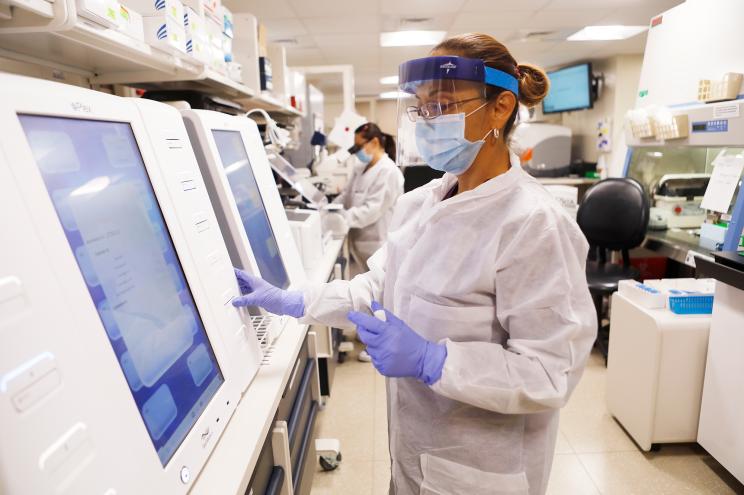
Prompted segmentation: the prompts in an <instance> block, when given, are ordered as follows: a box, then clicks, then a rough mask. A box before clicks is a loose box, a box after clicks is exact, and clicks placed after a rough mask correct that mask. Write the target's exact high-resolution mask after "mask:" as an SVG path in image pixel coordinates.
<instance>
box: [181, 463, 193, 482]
mask: <svg viewBox="0 0 744 495" xmlns="http://www.w3.org/2000/svg"><path fill="white" fill-rule="evenodd" d="M189 481H191V471H189V468H187V467H186V466H184V467H182V468H181V482H182V483H183V484H188V483H189Z"/></svg>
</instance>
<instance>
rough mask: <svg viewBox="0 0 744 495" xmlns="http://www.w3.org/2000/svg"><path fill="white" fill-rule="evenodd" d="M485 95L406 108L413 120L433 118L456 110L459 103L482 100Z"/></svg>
mask: <svg viewBox="0 0 744 495" xmlns="http://www.w3.org/2000/svg"><path fill="white" fill-rule="evenodd" d="M482 99H483V97H481V96H476V97H475V98H468V99H466V100H459V101H453V102H451V103H442V102H439V101H430V102H429V103H424V104H423V105H421V106H418V107H417V106H410V107H408V108H406V113H407V114H408V118H409V119H410V121H411V122H416V120H417V119H418V118H419V117H421V118H423V119H424V120H431V119H435V118H437V117H440V116H442V115H444V114H447V113H451V112H454V111H455V110H456V109H457V105H459V104H462V103H467V102H469V101H475V100H482Z"/></svg>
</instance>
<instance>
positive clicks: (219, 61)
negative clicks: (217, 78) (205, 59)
mask: <svg viewBox="0 0 744 495" xmlns="http://www.w3.org/2000/svg"><path fill="white" fill-rule="evenodd" d="M209 48H210V50H211V60H210V63H209V65H211V66H212V68H213V69H214V70H216V71H217V72H220V73H222V74H225V73H226V72H227V63H226V62H225V52H223V51H222V47H216V46H214V45H210V47H209Z"/></svg>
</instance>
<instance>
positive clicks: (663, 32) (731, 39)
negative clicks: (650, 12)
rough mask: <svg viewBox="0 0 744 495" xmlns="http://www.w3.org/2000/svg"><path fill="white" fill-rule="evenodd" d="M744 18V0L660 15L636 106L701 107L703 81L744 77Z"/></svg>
mask: <svg viewBox="0 0 744 495" xmlns="http://www.w3.org/2000/svg"><path fill="white" fill-rule="evenodd" d="M742 19H744V2H741V1H740V0H716V1H715V2H711V1H710V0H687V1H686V2H684V3H682V4H680V5H678V6H676V7H674V8H672V9H670V10H668V11H667V12H664V13H663V14H662V15H660V16H657V17H655V18H654V20H653V21H652V23H651V25H650V28H649V31H648V38H647V41H646V50H645V52H644V55H643V67H642V69H641V77H640V81H639V84H638V95H637V100H636V108H644V107H648V106H650V105H662V106H669V105H683V104H686V103H696V100H697V95H698V81H699V80H701V79H710V80H720V79H721V78H722V77H723V76H724V74H726V73H728V72H738V73H744V57H742V56H741V47H742V46H744V29H742V28H741V20H742ZM742 92H744V90H742Z"/></svg>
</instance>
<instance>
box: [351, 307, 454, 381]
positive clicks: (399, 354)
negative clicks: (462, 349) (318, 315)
mask: <svg viewBox="0 0 744 495" xmlns="http://www.w3.org/2000/svg"><path fill="white" fill-rule="evenodd" d="M380 310H383V307H382V306H381V305H380V303H378V302H376V301H375V302H373V303H372V311H373V312H375V313H377V312H378V311H380ZM384 312H385V320H382V319H379V318H376V317H374V316H370V315H367V314H364V313H360V312H357V311H351V312H350V313H349V314H348V318H349V321H351V322H352V323H354V324H355V325H356V326H357V332H358V333H359V338H360V339H361V340H362V342H364V343H365V344H366V345H367V352H368V353H369V355H370V356H371V357H372V363H373V364H374V366H375V368H377V371H379V372H380V373H381V374H383V375H385V376H389V377H394V378H401V377H413V378H418V379H419V380H421V381H423V382H424V383H426V384H427V385H433V384H434V383H435V382H436V381H437V380H439V378H440V377H441V376H442V368H443V367H444V361H445V360H446V358H447V347H446V346H445V345H444V344H437V343H434V342H430V341H428V340H426V339H425V338H423V337H422V336H421V335H419V334H418V333H416V332H415V331H414V330H413V329H411V327H409V326H408V325H406V324H405V322H403V321H402V320H401V319H399V318H398V317H397V316H395V315H394V314H393V313H391V312H390V311H388V310H386V309H385V310H384Z"/></svg>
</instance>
